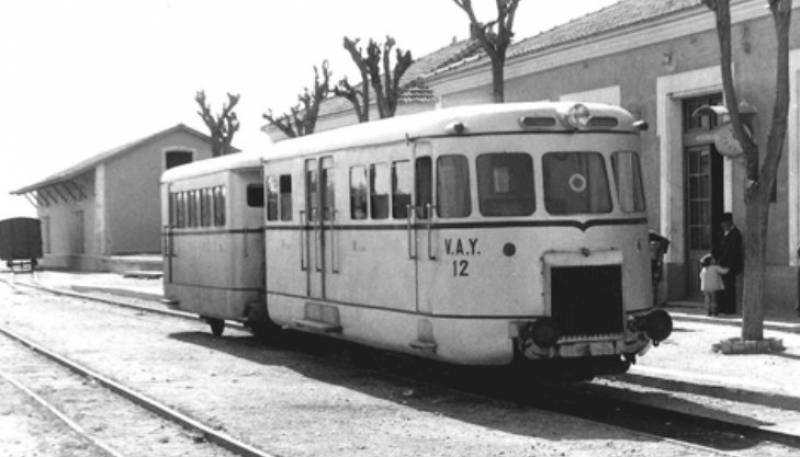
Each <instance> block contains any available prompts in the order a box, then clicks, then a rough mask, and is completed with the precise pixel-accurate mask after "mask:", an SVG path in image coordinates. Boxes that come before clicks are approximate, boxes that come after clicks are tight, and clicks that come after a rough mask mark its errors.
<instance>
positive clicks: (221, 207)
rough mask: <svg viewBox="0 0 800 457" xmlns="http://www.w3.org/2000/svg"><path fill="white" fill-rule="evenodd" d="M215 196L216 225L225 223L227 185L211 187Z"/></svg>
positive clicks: (219, 225)
mask: <svg viewBox="0 0 800 457" xmlns="http://www.w3.org/2000/svg"><path fill="white" fill-rule="evenodd" d="M211 191H212V194H213V196H214V225H215V226H217V227H221V226H224V225H225V187H223V186H214V187H212V188H211Z"/></svg>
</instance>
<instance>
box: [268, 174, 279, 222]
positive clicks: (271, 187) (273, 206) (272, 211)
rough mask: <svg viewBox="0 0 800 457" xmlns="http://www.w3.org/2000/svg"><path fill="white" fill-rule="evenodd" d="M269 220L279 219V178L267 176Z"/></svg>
mask: <svg viewBox="0 0 800 457" xmlns="http://www.w3.org/2000/svg"><path fill="white" fill-rule="evenodd" d="M266 181H267V220H268V221H277V220H278V180H277V179H276V178H275V176H267V179H266Z"/></svg>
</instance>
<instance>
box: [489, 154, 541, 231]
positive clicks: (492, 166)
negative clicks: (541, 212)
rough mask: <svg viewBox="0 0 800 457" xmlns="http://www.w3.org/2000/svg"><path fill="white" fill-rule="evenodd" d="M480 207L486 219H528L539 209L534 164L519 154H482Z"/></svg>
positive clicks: (525, 155) (526, 156)
mask: <svg viewBox="0 0 800 457" xmlns="http://www.w3.org/2000/svg"><path fill="white" fill-rule="evenodd" d="M476 163H477V167H478V206H479V208H480V211H481V214H482V215H484V216H528V215H530V214H533V212H534V210H535V209H536V199H535V197H534V193H533V160H532V159H531V156H530V155H528V154H525V153H519V152H501V153H491V154H480V155H479V156H478V159H477V162H476Z"/></svg>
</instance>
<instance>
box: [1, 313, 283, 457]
mask: <svg viewBox="0 0 800 457" xmlns="http://www.w3.org/2000/svg"><path fill="white" fill-rule="evenodd" d="M104 302H107V301H105V300H104ZM0 335H2V336H3V338H2V339H0V349H1V350H0V354H1V355H0V362H4V363H0V366H3V367H6V368H3V369H0V380H1V381H5V382H6V383H9V384H11V385H13V386H14V387H15V388H16V389H18V390H19V391H20V392H22V393H23V394H24V395H26V396H27V397H29V398H30V399H31V400H32V401H33V402H35V403H37V404H38V405H40V406H41V407H43V408H44V409H45V410H46V411H47V412H48V414H49V415H50V416H52V417H53V418H55V419H57V420H59V421H60V422H62V423H64V424H65V425H66V426H67V427H68V428H70V429H72V431H73V432H74V433H76V434H77V435H79V436H80V437H82V439H84V440H85V441H86V442H87V443H89V445H90V446H92V447H94V448H96V449H97V450H98V452H99V453H100V454H102V455H109V456H112V457H127V456H134V455H136V456H138V455H142V456H145V455H158V456H160V457H161V456H164V457H169V456H173V455H174V456H183V455H192V456H201V457H205V456H209V457H222V456H233V455H236V456H243V457H272V455H271V454H269V453H267V452H265V451H262V450H260V449H257V448H255V447H253V446H251V445H249V444H247V443H245V442H243V441H241V440H239V439H237V438H235V437H233V436H230V435H228V434H227V433H224V432H221V431H219V430H217V429H215V427H214V426H211V425H208V424H204V423H202V422H200V421H198V420H195V419H193V418H191V417H189V416H187V415H185V414H183V413H181V412H179V411H177V410H176V409H174V408H171V407H169V406H167V405H165V404H164V403H161V402H159V401H157V400H155V399H153V398H150V397H148V396H146V395H143V394H141V393H139V392H136V391H134V390H133V389H130V388H128V387H126V386H125V385H124V384H122V383H120V382H118V381H115V380H113V379H111V378H109V377H107V376H105V375H103V374H101V373H98V372H96V371H93V370H91V369H90V368H88V367H86V366H84V365H81V364H79V363H77V362H75V361H73V360H70V359H69V358H67V357H66V356H64V355H62V354H59V353H57V352H55V351H53V350H51V349H48V348H45V347H44V346H42V345H40V344H38V343H37V342H34V341H32V340H29V339H27V338H25V337H23V336H21V335H19V334H17V333H15V332H13V331H12V330H11V329H9V328H6V327H5V326H2V325H0ZM22 352H27V353H26V354H22ZM31 352H33V353H35V356H33V357H31V354H30V353H31ZM10 360H11V361H12V362H9V361H10ZM19 361H24V362H23V363H20V362H19ZM5 362H8V363H5ZM12 369H13V371H14V372H13V373H12V372H11V371H12ZM54 384H55V385H57V387H53V385H54ZM137 432H139V433H138V436H137ZM132 434H133V436H134V437H135V439H131V435H132ZM139 438H141V439H139Z"/></svg>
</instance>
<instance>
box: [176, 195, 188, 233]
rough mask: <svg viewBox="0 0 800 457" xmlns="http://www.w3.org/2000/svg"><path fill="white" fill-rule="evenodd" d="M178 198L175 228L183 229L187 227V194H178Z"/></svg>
mask: <svg viewBox="0 0 800 457" xmlns="http://www.w3.org/2000/svg"><path fill="white" fill-rule="evenodd" d="M176 197H177V198H176V205H175V206H176V210H175V213H176V215H177V217H176V218H175V226H176V227H178V228H183V227H186V192H178V194H177V196H176Z"/></svg>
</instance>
